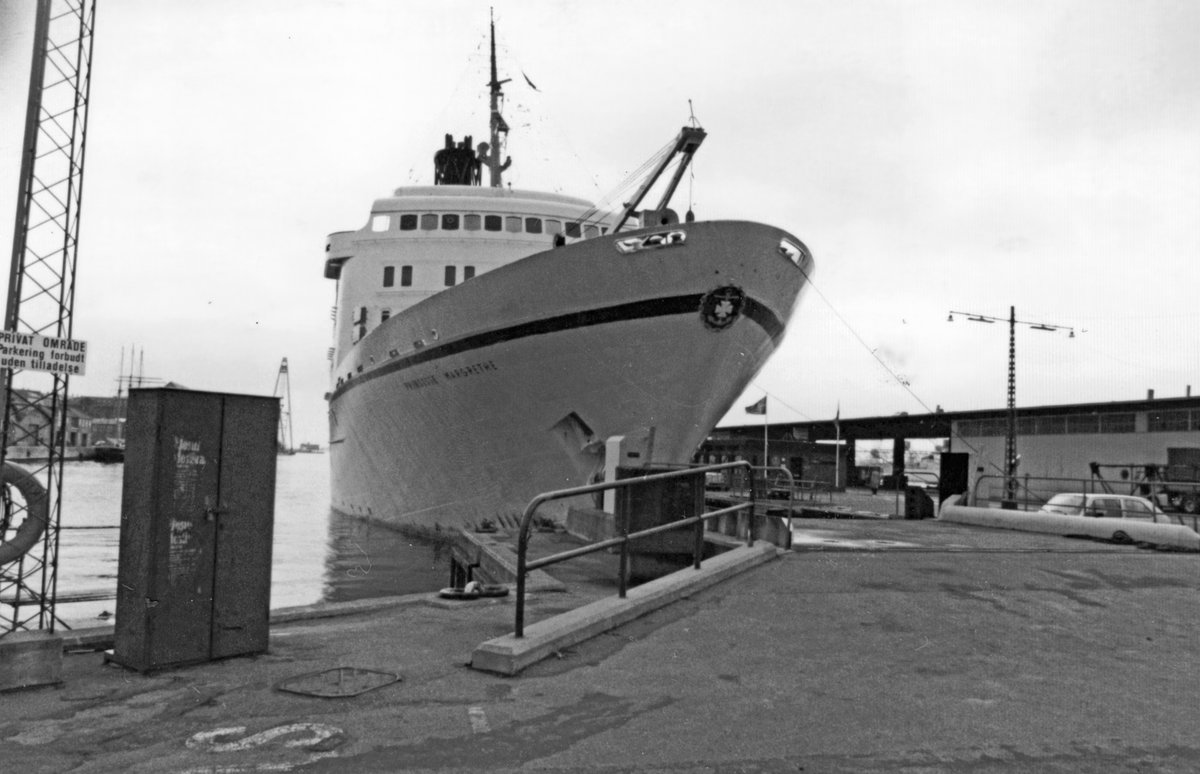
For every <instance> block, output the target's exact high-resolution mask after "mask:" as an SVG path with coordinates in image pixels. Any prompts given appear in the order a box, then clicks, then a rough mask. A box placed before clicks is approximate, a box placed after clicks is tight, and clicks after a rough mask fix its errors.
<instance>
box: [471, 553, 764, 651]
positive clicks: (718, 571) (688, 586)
mask: <svg viewBox="0 0 1200 774" xmlns="http://www.w3.org/2000/svg"><path fill="white" fill-rule="evenodd" d="M777 555H778V552H777V549H776V548H775V546H773V545H771V544H769V543H766V542H764V541H759V542H757V543H755V545H754V546H751V547H747V546H740V547H738V548H735V549H732V550H730V551H727V552H725V553H723V554H720V555H719V556H715V557H713V558H711V559H707V560H705V562H704V565H703V566H702V567H701V568H700V569H699V570H695V569H692V568H687V569H684V570H680V571H678V572H675V573H672V574H670V575H668V576H666V577H664V578H659V579H658V580H654V581H650V582H649V583H645V584H643V585H641V586H637V587H634V588H632V589H630V590H629V592H628V595H627V596H626V598H625V599H621V598H620V597H617V596H612V597H606V598H604V599H600V600H597V601H596V602H592V603H591V604H588V605H584V606H583V607H579V608H576V609H575V610H571V611H570V612H567V613H563V614H562V615H557V616H554V617H553V618H547V619H545V620H543V621H537V622H535V623H532V624H528V625H526V627H525V636H524V637H522V638H517V637H514V636H513V635H511V634H508V635H505V636H503V637H497V638H495V639H492V640H488V641H487V642H485V643H482V644H481V645H479V646H478V647H477V648H475V651H474V652H473V653H472V654H471V666H472V667H473V668H475V669H480V670H483V671H486V672H496V673H499V674H503V675H515V674H517V673H518V672H520V671H521V670H522V669H524V668H525V667H527V666H529V665H530V664H534V663H536V662H538V661H541V660H542V659H544V658H546V657H547V656H549V655H551V654H552V653H554V652H555V651H557V650H562V649H563V648H567V647H570V646H572V645H574V644H576V643H579V642H583V641H584V640H587V639H590V638H591V637H595V636H596V635H597V634H601V633H603V632H606V631H609V630H610V629H614V628H616V627H618V626H620V625H621V624H624V623H628V622H629V621H632V620H633V619H635V618H638V617H639V616H643V615H645V614H646V613H649V612H651V611H653V610H657V609H658V608H660V607H663V606H664V605H668V604H670V603H671V602H674V601H676V600H679V599H682V598H684V597H687V596H690V595H692V594H694V593H696V592H697V591H700V590H702V589H705V588H708V587H709V586H712V585H714V584H716V583H719V582H721V581H723V580H725V579H727V578H730V577H732V576H734V575H736V574H738V573H740V572H743V571H745V570H748V569H750V568H751V567H756V566H758V565H760V564H762V563H764V562H767V561H770V560H771V559H774V558H775V557H776V556H777Z"/></svg>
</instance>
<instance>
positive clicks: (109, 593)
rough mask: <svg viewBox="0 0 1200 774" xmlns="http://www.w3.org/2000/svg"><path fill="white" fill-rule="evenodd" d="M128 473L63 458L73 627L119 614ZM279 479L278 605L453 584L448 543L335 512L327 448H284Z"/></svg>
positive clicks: (274, 596)
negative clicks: (308, 450)
mask: <svg viewBox="0 0 1200 774" xmlns="http://www.w3.org/2000/svg"><path fill="white" fill-rule="evenodd" d="M123 479H124V466H122V465H102V464H100V463H98V462H67V463H64V464H63V495H62V528H63V529H62V534H61V537H60V539H59V553H58V559H59V569H58V593H59V600H60V602H59V605H58V608H57V612H58V616H59V618H60V619H62V620H63V621H65V622H66V623H67V625H68V626H71V627H73V628H74V627H79V626H94V625H96V624H98V623H100V622H101V621H106V620H111V615H112V613H113V612H114V611H115V609H116V607H115V602H116V589H117V573H118V566H117V564H118V563H117V554H118V537H119V534H120V532H119V529H118V526H119V525H120V523H121V488H122V485H123ZM275 482H276V487H275V525H274V535H273V538H274V539H273V540H272V552H271V560H272V562H271V564H272V567H271V607H272V609H275V608H281V607H292V606H295V605H310V604H312V603H314V602H320V601H322V600H328V601H346V600H352V599H361V598H364V597H373V596H380V595H389V596H390V595H394V594H414V593H418V592H424V591H436V590H437V589H439V588H441V587H443V586H445V585H446V584H447V583H448V582H449V579H450V551H449V547H447V546H444V545H442V544H434V543H432V542H430V541H427V540H420V539H417V538H412V537H409V536H407V535H402V534H400V533H398V532H395V531H393V530H390V529H387V528H386V527H382V526H380V525H378V524H368V523H366V522H364V521H361V520H359V519H355V518H353V517H348V516H342V515H339V514H335V513H331V512H330V508H329V460H328V458H327V457H326V456H325V455H324V454H296V455H290V456H280V457H279V458H278V460H277V463H276V471H275ZM67 600H79V601H67ZM9 612H11V610H9V608H7V607H3V606H0V614H4V613H9Z"/></svg>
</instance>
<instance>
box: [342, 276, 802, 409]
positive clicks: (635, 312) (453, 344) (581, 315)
mask: <svg viewBox="0 0 1200 774" xmlns="http://www.w3.org/2000/svg"><path fill="white" fill-rule="evenodd" d="M703 298H704V296H703V295H702V294H699V293H697V294H693V295H686V296H671V297H668V298H652V299H649V300H647V301H633V302H631V303H628V304H618V305H616V306H607V307H603V308H601V309H588V310H585V311H582V312H572V313H570V314H562V315H558V316H556V317H547V318H546V319H544V320H534V321H532V322H527V323H521V324H520V325H512V326H509V327H507V328H498V329H496V330H494V331H485V332H484V333H476V334H474V335H472V336H464V337H463V338H461V339H457V340H455V341H448V342H446V343H445V344H438V345H436V346H427V347H425V348H424V349H421V350H419V351H417V352H414V353H412V354H411V355H405V356H404V357H398V358H395V359H393V360H389V361H388V362H387V363H385V364H383V365H382V366H379V367H378V368H376V369H374V370H372V371H370V372H369V373H365V374H362V375H361V376H356V377H354V378H353V379H351V380H350V381H348V382H346V383H345V384H343V385H342V386H341V387H338V388H337V389H336V390H334V392H333V393H332V395H331V396H330V397H331V398H336V397H338V396H339V395H341V394H342V393H344V392H346V391H347V390H349V389H350V388H351V387H355V386H357V385H360V384H362V383H363V382H369V381H371V380H372V379H378V378H379V377H381V376H387V375H388V374H391V373H395V372H396V371H402V370H404V369H406V368H411V367H412V366H415V365H420V364H421V363H428V362H430V361H433V360H439V359H441V358H444V357H449V356H451V355H458V354H461V353H463V352H469V351H471V350H473V349H482V348H483V347H490V346H492V345H495V344H501V343H503V342H506V341H513V340H515V339H523V338H526V337H528V336H540V335H542V334H546V333H558V332H560V331H567V330H572V329H574V328H587V327H590V326H593V325H604V324H606V323H614V322H622V321H626V320H641V319H649V318H653V317H668V316H672V315H679V314H694V315H696V316H697V317H699V316H700V302H701V300H702V299H703ZM742 314H744V315H745V316H746V317H747V318H748V319H750V320H752V321H753V322H754V323H756V324H757V325H758V326H759V327H760V328H762V329H763V331H764V332H765V333H766V334H767V335H768V336H769V337H770V338H771V340H772V341H777V340H778V339H779V337H780V336H781V335H783V322H782V321H781V320H780V319H779V317H777V316H776V315H775V313H774V312H772V311H771V310H770V309H768V308H767V307H766V306H765V305H764V304H760V303H759V302H757V301H755V300H754V299H752V298H747V299H746V300H745V302H744V304H743V306H742ZM697 324H700V321H699V320H697Z"/></svg>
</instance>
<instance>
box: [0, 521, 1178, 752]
mask: <svg viewBox="0 0 1200 774" xmlns="http://www.w3.org/2000/svg"><path fill="white" fill-rule="evenodd" d="M794 526H795V537H796V541H795V549H794V550H793V551H791V552H787V553H784V554H781V556H780V558H779V559H778V560H776V561H772V562H769V563H767V564H765V565H763V566H760V567H758V568H756V569H753V570H750V571H748V572H745V573H743V574H741V575H738V576H736V577H734V578H733V579H731V580H728V581H725V582H723V583H721V584H719V585H718V586H715V587H713V588H711V589H708V590H706V591H703V592H700V593H697V594H695V595H694V596H692V597H689V598H687V599H685V600H683V601H681V602H678V603H675V604H673V605H671V606H669V607H667V608H664V609H662V610H659V611H657V612H654V613H651V614H649V615H647V616H645V617H643V618H640V619H638V620H636V621H634V622H632V623H630V624H627V625H625V626H623V627H621V628H618V629H615V630H613V631H611V632H609V633H607V634H603V635H600V636H598V637H596V638H594V639H592V640H590V641H588V642H585V643H583V644H581V645H578V646H576V647H574V648H571V649H567V650H565V651H562V652H559V653H556V654H555V655H554V656H552V657H551V658H550V659H547V660H546V661H543V662H540V663H538V664H536V665H534V666H532V667H530V668H529V669H527V670H526V671H525V672H523V673H522V674H520V675H519V676H517V677H500V676H496V675H492V674H487V673H483V672H478V671H475V670H472V669H470V668H469V667H468V666H467V665H466V664H467V662H468V660H469V658H470V654H471V650H472V649H473V648H474V647H475V646H476V645H478V644H479V643H480V642H483V641H484V640H487V639H490V638H492V637H495V636H498V635H500V634H503V633H505V632H508V631H511V629H512V625H513V604H512V598H511V596H510V597H508V598H502V599H487V600H478V601H473V602H465V603H461V602H460V603H455V602H449V601H445V600H438V599H437V598H436V597H435V596H432V595H426V596H420V597H414V598H408V599H405V600H392V601H385V602H382V603H380V604H378V605H374V606H361V605H360V606H358V607H355V606H353V605H348V606H345V607H344V608H337V606H333V607H326V608H323V609H322V611H320V615H322V616H325V617H319V618H315V617H312V615H316V613H313V614H311V615H306V614H299V615H297V616H295V618H296V619H297V620H294V621H292V622H290V623H284V624H278V625H275V626H273V627H272V632H271V640H270V651H269V652H268V653H267V654H264V655H259V656H254V657H244V658H233V659H228V660H224V661H219V662H214V663H210V664H205V665H201V666H195V667H187V668H180V669H173V670H168V671H164V672H161V673H156V674H151V675H143V674H139V673H137V672H132V671H129V670H126V669H124V668H121V667H117V666H113V665H109V664H106V663H105V659H104V656H103V654H101V653H97V652H88V653H69V654H68V655H66V657H65V661H64V668H63V677H64V679H63V683H62V684H61V685H60V686H56V687H43V688H35V689H28V690H24V691H18V692H10V693H6V694H0V742H2V744H3V748H2V749H3V752H2V755H3V758H0V770H2V771H13V772H30V773H33V772H80V773H83V772H128V773H129V774H134V773H136V772H251V771H314V772H324V771H336V772H341V771H348V772H395V771H430V772H459V771H461V772H474V771H496V772H508V771H537V772H543V773H546V774H550V773H554V772H604V773H605V774H609V773H614V772H671V773H672V774H674V773H677V772H726V771H728V772H783V771H788V772H796V771H805V772H913V773H914V774H915V773H916V772H922V773H924V772H971V773H972V774H975V773H978V772H1009V771H1018V772H1075V771H1106V772H1149V771H1154V772H1194V771H1197V770H1200V742H1198V741H1197V728H1198V726H1200V723H1198V718H1197V707H1200V700H1198V699H1197V696H1198V695H1200V668H1197V666H1196V664H1197V663H1198V656H1200V638H1198V637H1197V636H1196V635H1197V628H1198V625H1197V621H1198V619H1200V593H1198V592H1200V573H1198V572H1197V569H1198V566H1197V563H1198V562H1200V555H1197V554H1194V553H1183V552H1167V551H1155V550H1147V549H1144V548H1138V547H1135V546H1128V545H1115V544H1110V543H1104V542H1095V541H1084V540H1078V539H1070V538H1063V537H1058V536H1050V535H1037V534H1027V533H1017V532H1010V531H1002V530H991V529H985V528H978V527H969V526H963V525H955V524H946V523H941V522H937V521H897V520H851V519H836V520H797V521H796V523H795V525H794ZM567 585H568V591H567V592H565V593H563V592H558V593H551V592H547V593H541V594H538V595H536V596H535V597H533V598H532V599H531V604H530V608H529V615H530V617H531V619H532V620H539V619H541V618H543V617H548V616H551V615H554V614H556V613H557V612H563V611H566V610H569V609H572V608H573V607H576V606H578V605H580V604H583V603H584V602H586V601H589V600H590V599H593V598H595V596H596V594H598V593H610V591H611V589H603V588H600V586H598V585H595V584H591V585H590V584H587V583H579V582H576V583H572V582H568V584H567ZM601 585H602V584H601ZM339 667H341V668H345V669H344V670H343V671H342V672H341V675H343V676H347V675H348V676H350V677H348V678H347V680H348V681H349V682H354V681H355V680H361V681H364V682H363V685H367V683H366V682H365V680H366V679H369V678H370V677H371V675H370V674H368V673H366V672H363V671H350V670H371V671H372V672H376V673H382V674H383V675H385V677H382V678H380V679H381V680H387V679H391V678H390V677H387V676H388V675H392V676H396V677H398V678H399V680H398V681H395V682H390V683H388V684H386V685H382V686H381V687H377V688H374V689H372V690H368V691H366V692H364V693H360V694H358V695H356V696H351V697H345V698H319V697H316V696H312V695H305V694H297V693H290V692H287V691H284V690H280V686H281V684H284V683H285V681H289V680H294V679H296V678H304V677H305V676H307V675H313V674H314V673H321V672H323V671H325V670H333V669H337V668H339ZM320 682H321V680H320V679H316V678H308V683H309V684H310V685H315V684H320Z"/></svg>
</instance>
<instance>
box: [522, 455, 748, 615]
mask: <svg viewBox="0 0 1200 774" xmlns="http://www.w3.org/2000/svg"><path fill="white" fill-rule="evenodd" d="M751 467H752V466H751V465H750V463H749V462H747V461H744V460H741V461H737V462H722V463H718V464H715V465H704V466H701V467H695V468H684V469H681V470H672V471H669V472H666V473H652V474H650V475H646V476H638V477H636V478H623V479H621V480H619V481H607V482H603V483H599V484H587V485H584V486H576V487H571V488H569V489H556V490H554V491H551V492H543V493H541V494H539V495H537V496H536V497H534V498H533V499H532V500H530V501H529V504H528V505H526V506H525V511H524V513H523V514H521V526H520V531H519V532H518V533H517V595H516V596H517V599H516V608H517V609H516V622H515V624H516V625H515V626H514V632H513V636H514V637H524V636H525V576H526V575H527V574H528V573H529V572H531V571H533V570H536V569H538V568H540V567H547V566H549V565H551V564H557V563H559V562H563V561H566V560H567V559H574V558H575V557H578V556H584V555H585V554H590V553H594V552H596V551H603V550H604V549H606V548H612V547H613V546H617V545H619V546H621V563H620V569H619V571H618V575H619V577H618V578H617V593H618V595H619V596H621V597H624V596H625V591H626V577H625V576H626V575H627V574H628V568H629V541H630V540H636V539H638V538H643V537H647V536H649V535H655V534H658V533H659V532H666V531H668V530H671V529H678V528H680V527H686V526H689V525H692V524H695V525H696V528H697V529H696V543H695V548H694V557H693V567H694V568H695V569H697V570H698V569H700V554H701V552H702V551H703V547H704V522H705V521H706V520H708V519H712V518H716V517H718V516H724V515H725V514H728V513H736V512H738V511H749V513H750V515H749V518H748V522H749V524H748V529H747V535H746V545H748V546H753V545H754V490H753V488H751V490H750V500H749V501H748V502H745V503H740V504H738V505H732V506H730V507H728V508H721V509H720V510H716V511H712V512H707V513H702V514H700V515H699V516H689V517H688V518H686V519H679V520H678V521H673V522H670V523H668V524H660V525H658V526H655V527H650V528H648V529H643V530H639V531H637V532H634V533H632V534H631V533H630V532H629V520H628V514H625V518H624V519H621V525H620V526H621V532H622V534H621V535H620V536H619V537H614V538H609V539H608V540H601V541H599V542H597V543H592V544H590V545H586V546H581V547H579V548H573V549H571V550H569V551H561V552H559V553H557V554H553V555H551V556H545V557H542V558H541V559H537V560H534V561H532V562H531V561H529V560H528V559H527V557H526V554H527V552H528V549H529V527H530V525H532V524H533V515H534V513H535V512H537V509H538V508H540V507H541V506H542V505H543V504H545V503H547V502H550V501H551V500H561V499H563V498H565V497H575V496H577V495H582V494H590V493H592V492H603V491H607V490H609V489H620V488H623V487H630V486H637V485H639V484H646V483H649V482H651V481H665V480H668V479H674V478H683V477H685V476H697V475H700V476H703V475H704V474H706V473H711V472H714V471H717V470H727V469H730V468H745V469H747V470H749V469H751Z"/></svg>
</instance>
